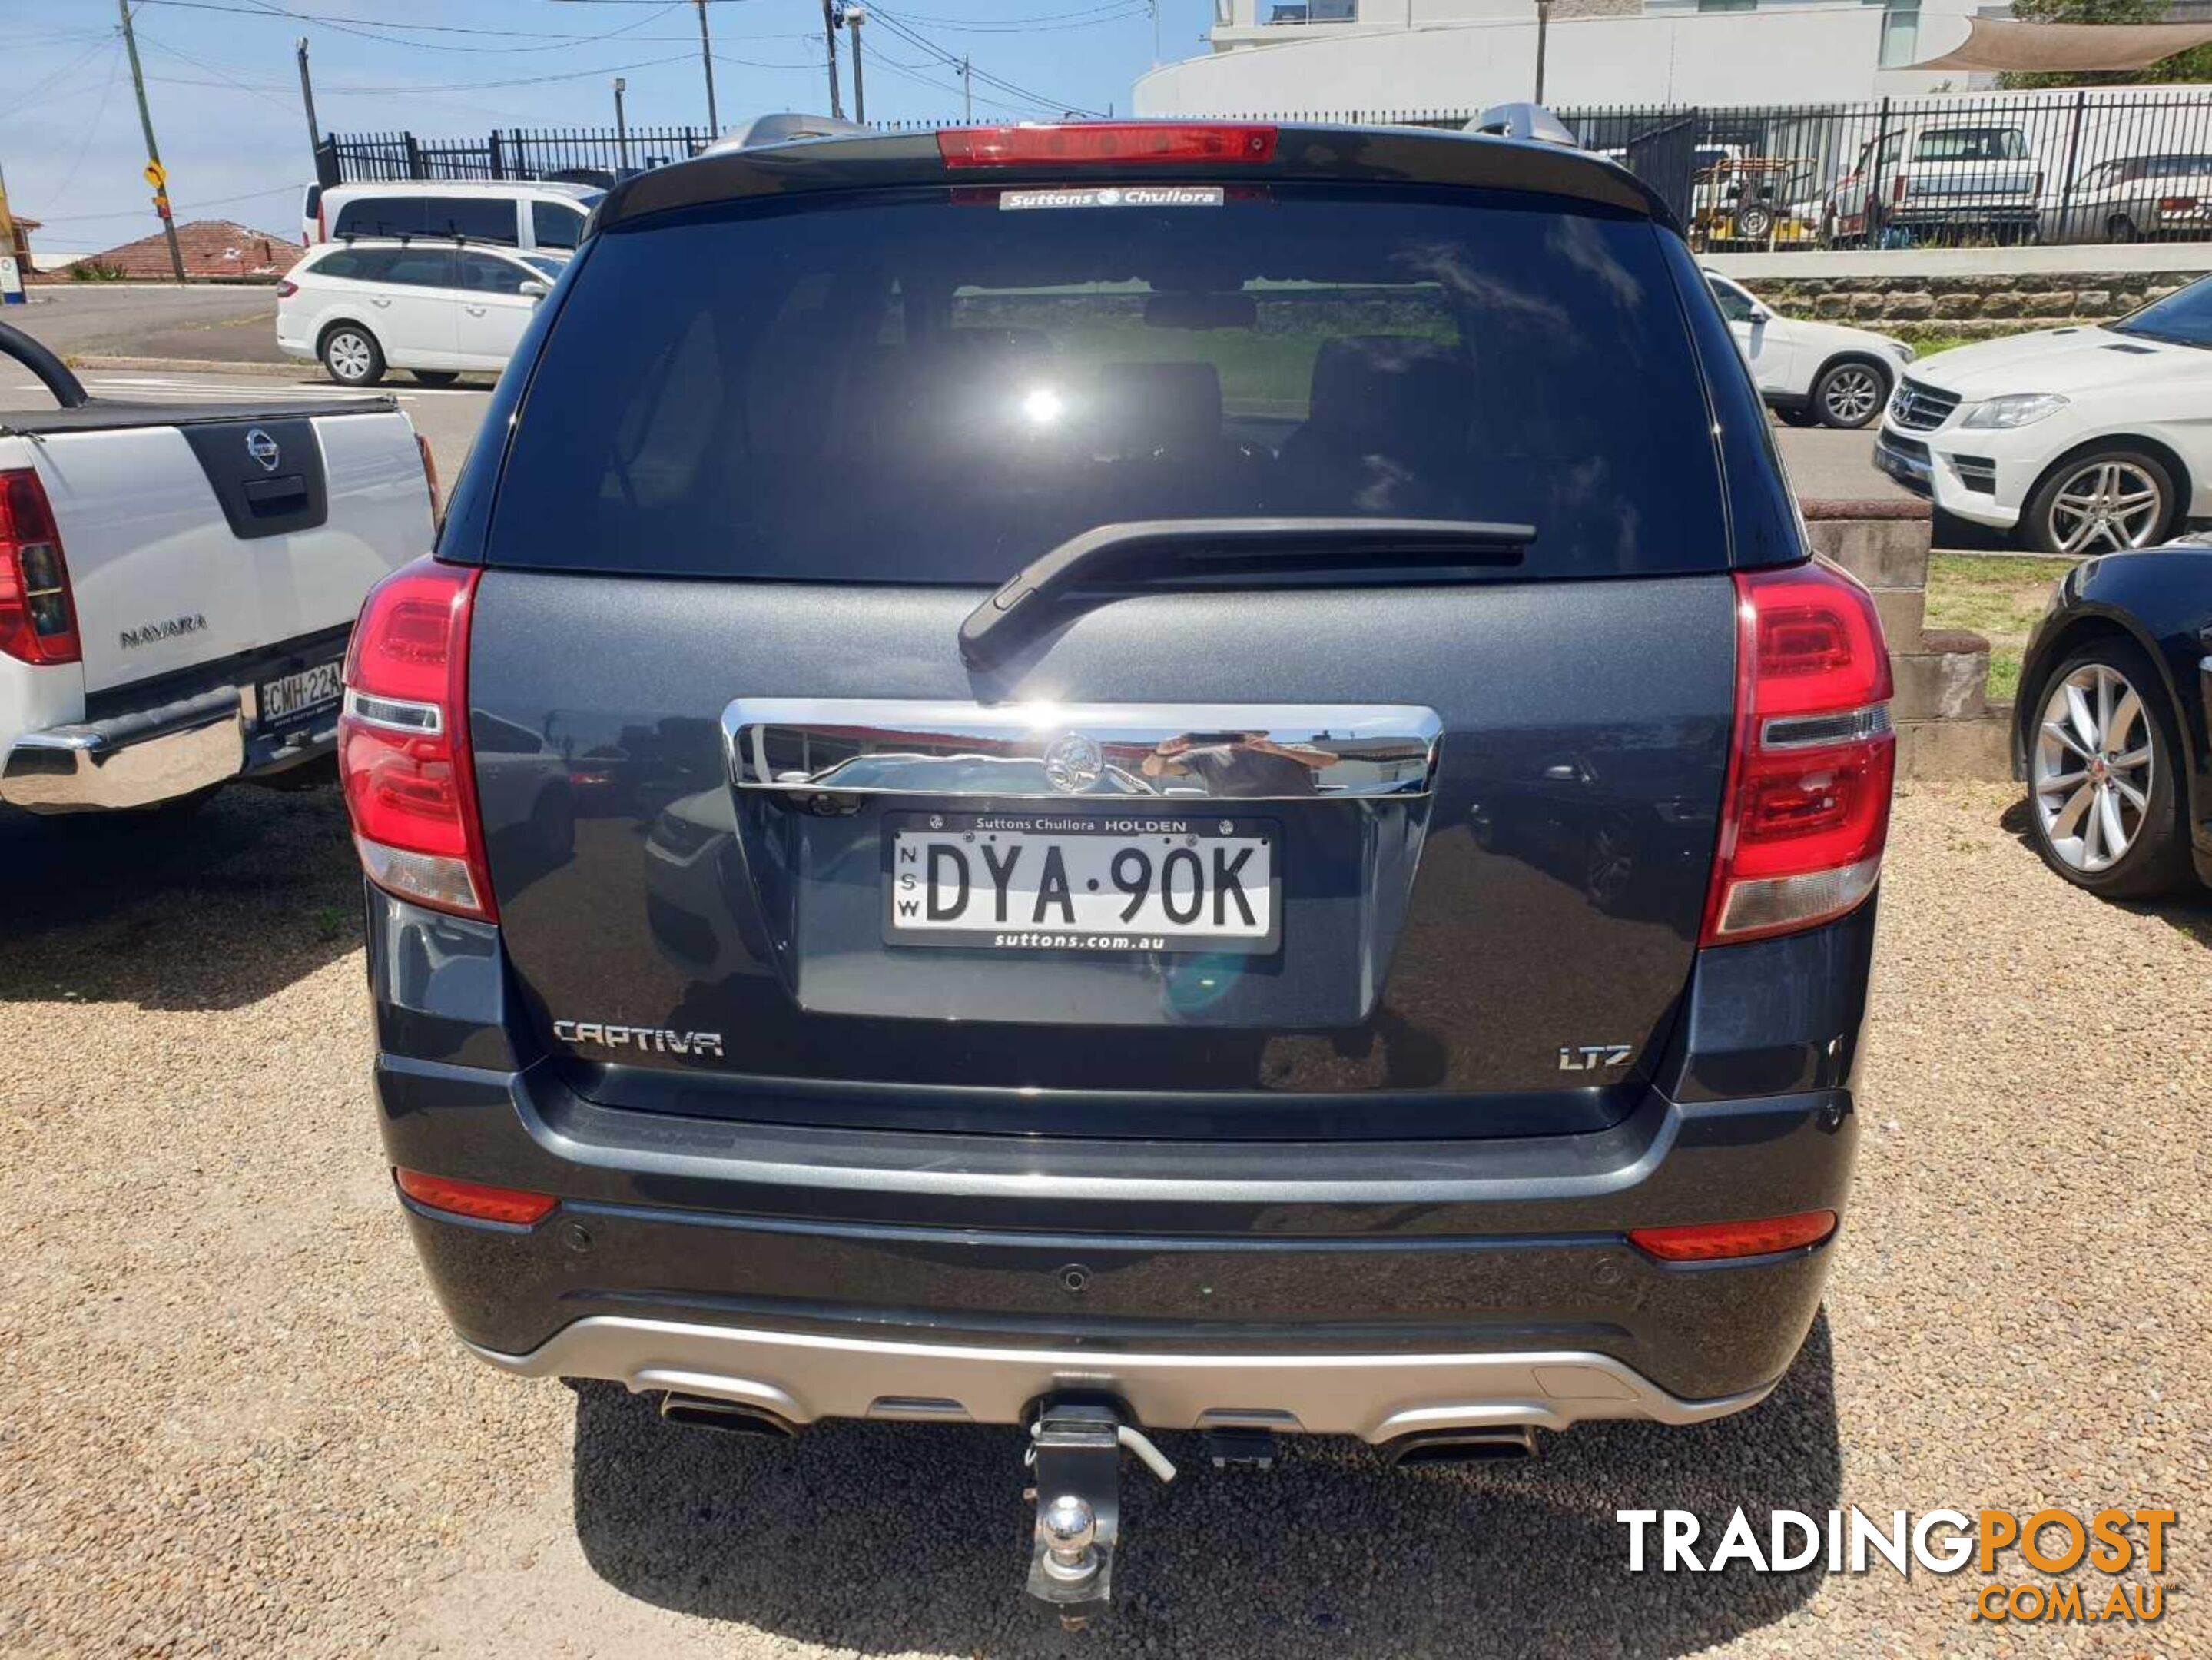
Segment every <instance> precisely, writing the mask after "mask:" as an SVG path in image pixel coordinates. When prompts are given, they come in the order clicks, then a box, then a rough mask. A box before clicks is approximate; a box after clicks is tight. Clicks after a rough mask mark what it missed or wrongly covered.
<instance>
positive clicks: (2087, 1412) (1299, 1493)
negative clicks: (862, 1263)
mask: <svg viewBox="0 0 2212 1660" xmlns="http://www.w3.org/2000/svg"><path fill="white" fill-rule="evenodd" d="M2012 799H2013V798H2012V792H2011V791H2010V790H2009V789H2008V788H2004V787H1992V786H1978V785H1964V786H1942V787H1931V786H1926V785H1923V786H1918V787H1914V788H1913V789H1911V791H1909V792H1908V793H1907V794H1905V796H1904V797H1903V798H1902V799H1901V800H1900V801H1899V809H1898V819H1897V828H1896V833H1895V837H1894V842H1893V854H1892V858H1891V866H1890V880H1889V882H1888V883H1887V887H1886V911H1885V915H1884V918H1883V924H1882V927H1883V940H1882V961H1881V970H1880V979H1879V984H1878V994H1877V1000H1878V1004H1879V1012H1878V1016H1877V1024H1876V1038H1875V1050H1874V1060H1873V1062H1872V1065H1871V1067H1870V1069H1869V1074H1868V1077H1867V1079H1866V1091H1865V1094H1864V1097H1863V1111H1864V1112H1865V1115H1866V1119H1867V1125H1866V1128H1867V1134H1866V1136H1865V1139H1864V1142H1863V1147H1864V1152H1863V1164H1862V1167H1861V1171H1860V1182H1859V1190H1858V1203H1857V1209H1856V1211H1855V1212H1854V1213H1853V1217H1852V1219H1851V1223H1850V1227H1849V1229H1848V1231H1847V1232H1846V1234H1845V1236H1844V1239H1843V1241H1842V1242H1841V1244H1840V1246H1839V1250H1840V1253H1841V1256H1840V1261H1839V1262H1838V1265H1837V1269H1836V1274H1835V1278H1834V1280H1833V1282H1832V1290H1831V1295H1830V1298H1829V1302H1828V1307H1827V1312H1826V1316H1825V1317H1824V1319H1823V1321H1822V1323H1820V1325H1819V1326H1818V1327H1816V1329H1815V1330H1814V1335H1813V1339H1812V1341H1811V1342H1810V1343H1809V1344H1808V1347H1807V1350H1806V1353H1805V1354H1804V1356H1803V1357H1802V1359H1801V1361H1800V1363H1799V1365H1798V1366H1797V1368H1796V1371H1794V1372H1793V1373H1792V1375H1791V1377H1790V1379H1789V1380H1788V1381H1787V1383H1785V1385H1784V1388H1783V1389H1782V1390H1781V1391H1780V1392H1779V1393H1778V1395H1776V1396H1775V1397H1774V1398H1773V1399H1772V1400H1771V1401H1770V1402H1768V1403H1767V1404H1766V1405H1765V1406H1763V1407H1761V1408H1759V1409H1758V1410H1756V1411H1754V1412H1753V1413H1750V1414H1746V1415H1744V1416H1742V1417H1741V1418H1738V1419H1735V1420H1728V1421H1726V1422H1723V1423H1721V1424H1717V1425H1712V1426H1705V1427H1704V1428H1701V1429H1695V1430H1687V1431H1673V1432H1661V1431H1657V1430H1652V1429H1644V1428H1638V1427H1634V1426H1588V1427H1585V1428H1583V1429H1582V1430H1579V1431H1577V1432H1575V1433H1573V1434H1572V1435H1570V1436H1565V1437H1561V1438H1556V1439H1554V1440H1553V1442H1552V1443H1551V1444H1550V1448H1549V1450H1548V1455H1547V1457H1546V1458H1544V1459H1543V1460H1541V1462H1537V1463H1534V1464H1532V1465H1528V1466H1525V1467H1514V1468H1493V1469H1488V1470H1483V1471H1480V1472H1478V1473H1468V1472H1463V1471H1461V1472H1454V1471H1443V1470H1429V1471H1423V1472H1419V1473H1407V1474H1394V1473H1391V1472H1389V1471H1386V1470H1384V1469H1383V1468H1380V1467H1379V1466H1378V1465H1377V1464H1376V1462H1375V1461H1374V1460H1373V1459H1372V1458H1371V1457H1370V1456H1368V1455H1366V1454H1364V1453H1363V1452H1360V1451H1358V1450H1353V1449H1351V1448H1349V1447H1345V1446H1336V1445H1323V1446H1318V1447H1313V1448H1306V1449H1300V1450H1297V1452H1296V1453H1295V1454H1294V1456H1291V1458H1290V1459H1289V1460H1288V1461H1287V1462H1286V1464H1285V1467H1284V1468H1280V1469H1279V1470H1278V1471H1277V1472H1275V1473H1274V1474H1273V1475H1227V1476H1224V1475H1215V1474H1214V1473H1212V1471H1210V1470H1195V1471H1194V1472H1193V1475H1192V1476H1191V1478H1190V1479H1188V1481H1185V1482H1183V1483H1179V1484H1178V1485H1177V1486H1176V1487H1173V1488H1169V1489H1164V1490H1163V1489H1158V1488H1156V1487H1150V1486H1148V1485H1146V1484H1144V1483H1141V1482H1133V1483H1132V1485H1131V1488H1130V1500H1131V1502H1130V1509H1131V1511H1132V1517H1131V1523H1132V1528H1133V1532H1132V1535H1131V1541H1132V1542H1131V1544H1130V1546H1129V1548H1128V1549H1127V1553H1126V1555H1125V1560H1124V1563H1123V1566H1122V1571H1121V1572H1122V1575H1123V1590H1124V1596H1125V1599H1126V1600H1125V1604H1124V1606H1123V1608H1122V1609H1121V1612H1120V1614H1118V1615H1117V1616H1116V1619H1115V1623H1114V1624H1113V1625H1112V1626H1111V1627H1109V1628H1107V1629H1105V1630H1103V1631H1101V1632H1099V1633H1092V1634H1089V1635H1086V1636H1085V1637H1082V1638H1080V1639H1069V1638H1064V1637H1063V1636H1062V1635H1061V1634H1060V1633H1058V1632H1056V1631H1054V1630H1050V1629H1048V1628H1046V1627H1042V1625H1040V1624H1039V1623H1037V1622H1036V1621H1034V1620H1032V1619H1031V1618H1030V1616H1029V1614H1027V1612H1026V1610H1024V1608H1022V1607H1021V1606H1020V1605H1019V1598H1018V1563H1019V1560H1020V1555H1021V1549H1022V1537H1023V1532H1024V1526H1025V1517H1024V1513H1023V1506H1022V1505H1021V1504H1020V1502H1019V1499H1018V1488H1019V1486H1020V1482H1019V1479H1018V1471H1017V1467H1016V1461H1015V1446H1014V1443H1013V1441H1012V1438H1011V1437H1010V1436H1009V1435H1008V1434H1006V1433H1005V1432H986V1431H974V1430H967V1431H962V1430H946V1429H927V1430H905V1429H892V1428H888V1427H885V1426H827V1427H824V1428H823V1429H820V1430H817V1432H814V1433H812V1434H811V1435H809V1436H808V1437H807V1438H805V1439H804V1440H802V1441H800V1442H799V1443H798V1444H795V1445H793V1446H790V1447H787V1448H785V1447H774V1446H767V1445H758V1444H751V1443H749V1442H744V1441H739V1440H732V1439H729V1438H715V1437H709V1436H706V1435H704V1434H701V1433H699V1432H683V1431H678V1430H672V1429H668V1428H665V1427H664V1426H661V1425H660V1424H659V1422H658V1420H656V1419H654V1418H653V1415H652V1414H651V1412H650V1410H649V1408H647V1406H646V1405H645V1404H644V1403H642V1402H635V1401H633V1400H631V1399H630V1398H629V1397H628V1396H626V1395H623V1394H622V1393H621V1392H620V1391H619V1390H608V1389H600V1388H596V1387H594V1388H591V1389H586V1390H584V1391H581V1392H572V1391H571V1390H569V1389H564V1388H562V1387H561V1386H559V1385H557V1384H537V1385H531V1384H524V1383H516V1382H513V1381H510V1380H508V1379H506V1378H503V1377H499V1376H497V1375H495V1374H494V1373H492V1372H491V1371H489V1370H488V1369H485V1368H483V1367H480V1366H477V1365H475V1364H474V1363H472V1362H468V1361H465V1359H464V1357H463V1356H462V1355H461V1353H459V1350H458V1349H457V1348H456V1347H455V1346H454V1345H453V1343H452V1342H451V1341H449V1340H448V1338H447V1335H446V1333H445V1330H444V1328H443V1326H442V1324H441V1321H440V1319H439V1317H438V1315H437V1312H436V1310H435V1307H434V1306H433V1304H432V1302H431V1299H430V1298H429V1296H428V1293H427V1292H426V1291H425V1289H424V1287H423V1286H422V1282H421V1280H419V1278H418V1276H417V1274H416V1268H415V1264H414V1262H413V1260H412V1257H411V1256H410V1250H409V1247H408V1243H407V1241H406V1238H405V1236H404V1231H403V1229H402V1226H401V1224H400V1219H399V1216H398V1210H397V1207H395V1206H394V1205H393V1204H392V1201H391V1198H390V1194H389V1190H388V1187H387V1184H386V1175H385V1172H384V1171H383V1169H382V1167H381V1164H380V1159H379V1155H378V1151H377V1146H376V1140H375V1135H374V1128H373V1125H372V1120H371V1111H370V1106H369V1103H368V1091H367V1084H366V1076H365V1066H366V1061H367V1058H368V1047H369V1035H368V1022H367V1019H366V1009H365V1003H364V998H363V992H362V965H361V960H360V954H359V951H358V948H357V946H356V944H355V939H354V927H355V924H354V920H353V915H352V903H353V893H352V877H351V872H350V861H349V858H348V855H347V851H346V848H345V843H344V837H343V825H342V818H341V815H340V812H339V809H338V806H337V800H336V799H335V796H334V794H332V793H331V792H330V791H327V790H324V791H319V792H314V793H309V794H300V795H292V796H272V795H268V794H261V793H258V792H252V791H240V792H236V793H234V794H231V795H229V796H226V797H223V798H220V799H218V800H216V802H214V803H213V804H212V805H211V806H209V807H208V808H207V809H206V810H205V811H204V812H202V813H201V814H200V815H199V816H198V818H196V819H194V820H192V821H191V822H189V823H188V824H159V823H156V824H131V825H103V824H62V825H53V824H26V823H24V822H21V821H12V822H4V823H0V914H5V915H7V916H8V917H9V925H8V926H9V946H8V949H7V951H6V952H5V953H4V957H0V1106H4V1109H5V1113H4V1120H0V1122H4V1127H5V1135H4V1140H0V1182H4V1184H5V1191H6V1193H7V1195H8V1198H7V1201H6V1202H5V1204H4V1206H0V1245H4V1250H0V1541H4V1545H0V1650H4V1651H7V1652H9V1653H13V1654H24V1655H33V1654H35V1655H40V1656H46V1655H56V1654H67V1653H100V1654H108V1653H117V1652H125V1653H132V1652H138V1653H162V1654H166V1653H197V1652H203V1651H204V1652H219V1653H222V1654H227V1655H270V1654H283V1655H286V1656H311V1655H319V1654H326V1653H353V1652H358V1651H364V1650H372V1649H381V1650H383V1651H392V1652H398V1653H401V1654H409V1655H412V1654H420V1653H434V1652H441V1651H443V1652H456V1651H467V1652H470V1653H474V1654H509V1653H513V1654H529V1655H532V1656H544V1655H574V1654H643V1653H652V1654H656V1655H674V1656H690V1655H695V1654H696V1655H706V1654H714V1655H718V1656H728V1655H738V1656H761V1655H769V1654H778V1655H784V1654H799V1653H804V1654H817V1653H824V1652H828V1653H841V1654H843V1653H865V1654H869V1655H896V1654H909V1653H911V1654H927V1655H940V1654H941V1655H948V1656H950V1655H960V1656H990V1657H994V1660H996V1657H1000V1656H1008V1657H1011V1656H1018V1655H1030V1654H1057V1653H1062V1652H1066V1653H1083V1652H1086V1651H1087V1652H1091V1653H1097V1654H1102V1655H1103V1654H1106V1653H1109V1652H1112V1653H1129V1654H1132V1655H1138V1656H1158V1655H1166V1654H1188V1655H1205V1656H1215V1655H1225V1654H1237V1653H1250V1654H1254V1655H1266V1656H1269V1657H1273V1656H1286V1655H1298V1654H1322V1653H1328V1654H1347V1653H1348V1654H1360V1655H1370V1654H1371V1655H1383V1654H1413V1653H1441V1652H1450V1653H1453V1654H1456V1655H1470V1654H1531V1653H1558V1654H1574V1655H1611V1654H1623V1655H1665V1654H1676V1653H1683V1652H1688V1651H1697V1650H1701V1649H1705V1648H1708V1647H1714V1646H1717V1647H1718V1648H1719V1649H1720V1650H1721V1651H1723V1652H1726V1653H1730V1654H1742V1655H1780V1654H1795V1655H1801V1656H1802V1655H1808V1654H1852V1655H1860V1654H1888V1653H1897V1654H1925V1653H1935V1652H1946V1653H1958V1654H1974V1655H1980V1654H2010V1653H2029V1652H2034V1653H2041V1652H2045V1651H2054V1650H2058V1649H2062V1648H2063V1649H2068V1650H2079V1651H2100V1652H2109V1653H2114V1654H2142V1653H2156V1654H2166V1655H2174V1656H2180V1655H2185V1654H2188V1653H2191V1652H2205V1651H2212V1622H2208V1620H2206V1619H2205V1617H2204V1614H2203V1609H2202V1608H2200V1606H2199V1603H2200V1599H2202V1598H2203V1596H2205V1595H2206V1578H2205V1573H2204V1567H2203V1563H2204V1560H2205V1559H2204V1554H2203V1553H2204V1551H2205V1549H2206V1546H2205V1542H2204V1540H2205V1535H2204V1531H2203V1517H2204V1516H2205V1515H2206V1514H2207V1512H2206V1511H2205V1509H2204V1504H2205V1501H2206V1499H2208V1497H2212V1438H2208V1432H2207V1431H2206V1429H2205V1427H2204V1424H2205V1420H2204V1417H2203V1408H2204V1406H2205V1404H2206V1402H2207V1400H2208V1386H2212V1352H2209V1351H2208V1340H2207V1338H2206V1335H2205V1334H2206V1332H2207V1330H2208V1329H2212V1294H2208V1286H2212V1275H2208V1274H2207V1272H2206V1270H2205V1268H2204V1267H2203V1255H2202V1241H2203V1237H2204V1235H2205V1233H2206V1231H2207V1229H2208V1226H2212V1156H2208V1153H2207V1146H2208V1135H2207V1131H2206V1128H2205V1116H2206V1110H2207V1108H2208V1106H2212V1084H2208V1079H2212V958H2208V955H2207V952H2208V950H2212V909H2208V908H2207V907H2205V906H2204V905H2203V904H2196V905H2191V906H2176V907H2170V908H2166V909H2157V910H2150V909H2118V908H2115V907H2112V906H2109V905H2104V904H2100V903H2097V902H2095V901H2093V900H2092V899H2089V898H2087V897H2085V896H2082V895H2080V894H2077V893H2075V892H2074V891H2072V890H2070V889H2068V888H2066V887H2065V886H2063V885H2062V884H2060V883H2059V882H2058V881H2057V879H2054V878H2052V877H2051V876H2050V875H2049V874H2048V873H2045V871H2044V870H2043V868H2042V867H2041V866H2039V864H2038V863H2037V861H2036V860H2035V859H2034V857H2033V854H2030V853H2029V852H2028V851H2027V849H2026V848H2024V847H2022V846H2021V844H2020V842H2018V841H2017V840H2016V839H2015V835H2014V834H2013V833H2012V832H2011V831H2010V830H2008V828H2007V825H2008V824H2016V823H2017V818H2016V817H2011V816H2008V813H2009V811H2010V809H2011V807H2012ZM1170 1450H1174V1448H1173V1447H1171V1448H1170ZM1837 1503H1844V1504H1850V1503H1856V1504H1857V1505H1862V1506H1863V1507H1864V1508H1865V1509H1867V1510H1868V1511H1870V1512H1875V1513H1881V1512H1886V1511H1889V1510H1890V1509H1892V1508H1894V1507H1897V1506H1906V1507H1909V1508H1911V1509H1914V1510H1922V1509H1926V1508H1929V1507H1933V1506H1936V1505H1953V1506H1956V1507H1959V1508H1962V1509H1969V1510H1971V1509H1972V1508H1975V1507H1977V1506H1979V1505H1995V1506H2002V1507H2005V1508H2009V1509H2015V1510H2025V1509H2027V1508H2030V1507H2032V1506H2036V1505H2044V1504H2056V1505H2071V1506H2074V1507H2075V1508H2081V1509H2086V1508H2090V1507H2093V1506H2096V1505H2104V1504H2111V1503H2118V1504H2126V1505H2154V1504H2163V1505H2170V1506H2172V1507H2173V1508H2174V1509H2176V1510H2178V1511H2179V1512H2180V1516H2181V1521H2180V1523H2179V1527H2178V1528H2177V1529H2175V1530H2174V1532H2173V1533H2172V1535H2171V1554H2170V1555H2169V1558H2168V1562H2169V1572H2167V1573H2166V1575H2165V1576H2164V1583H2165V1585H2166V1594H2167V1604H2168V1610H2169V1612H2168V1615H2167V1618H2166V1620H2165V1621H2164V1622H2163V1623H2162V1624H2161V1625H2160V1626H2157V1627H2148V1628H2130V1627H2121V1626H2114V1627H2075V1628H2070V1629H2069V1630H2068V1631H2066V1632H2064V1633H2057V1632H2052V1631H2049V1630H2038V1631H2034V1632H2030V1633H2026V1634H2025V1635H2022V1634H2020V1633H2006V1632H2002V1631H1999V1630H1996V1629H1993V1628H1991V1627H1987V1626H1970V1625H1968V1624H1967V1623H1966V1618H1965V1614H1966V1604H1967V1597H1968V1591H1969V1584H1968V1581H1969V1580H1971V1578H1972V1575H1971V1573H1969V1574H1968V1575H1966V1576H1961V1577H1960V1578H1954V1579H1942V1578H1936V1577H1934V1576H1930V1575H1927V1574H1925V1573H1921V1574H1918V1575H1917V1576H1916V1577H1915V1578H1914V1579H1913V1580H1912V1581H1911V1583H1909V1584H1908V1583H1906V1582H1904V1581H1901V1580H1899V1578H1896V1577H1895V1576H1894V1575H1893V1574H1891V1573H1889V1572H1887V1570H1886V1569H1885V1570H1883V1571H1882V1572H1881V1573H1879V1574H1874V1575H1868V1576H1866V1577H1863V1578H1857V1577H1850V1576H1838V1577H1833V1578H1825V1577H1823V1576H1822V1575H1820V1573H1819V1572H1817V1571H1815V1572H1808V1573H1805V1574H1802V1575H1799V1576H1796V1577H1794V1578H1758V1577H1755V1576H1752V1575H1749V1574H1747V1573H1745V1572H1741V1570H1736V1571H1731V1572H1729V1573H1727V1574H1724V1575H1703V1576H1696V1577H1692V1576H1687V1575H1681V1576H1674V1577H1672V1578H1667V1577H1662V1576H1660V1575H1657V1574H1645V1575H1642V1576H1638V1577H1634V1578H1632V1577H1631V1576H1629V1575H1628V1574H1627V1573H1626V1570H1625V1557H1626V1552H1625V1530H1624V1529H1622V1528H1620V1526H1619V1525H1618V1524H1617V1523H1615V1522H1614V1521H1613V1511H1615V1510H1616V1509H1617V1508H1620V1507H1625V1506H1638V1507H1652V1508H1663V1507H1667V1506H1670V1505H1687V1506H1689V1507H1692V1508H1694V1509H1697V1510H1699V1511H1701V1512H1702V1513H1704V1514H1705V1515H1706V1516H1707V1517H1708V1518H1709V1525H1712V1526H1717V1523H1718V1520H1719V1519H1720V1518H1722V1517H1725V1514H1726V1512H1727V1511H1728V1510H1729V1508H1730V1507H1732V1506H1734V1505H1737V1504H1741V1505H1745V1506H1746V1507H1747V1509H1748V1510H1749V1511H1751V1512H1752V1513H1753V1516H1754V1517H1757V1518H1759V1519H1760V1520H1763V1519H1764V1512H1765V1511H1767V1510H1768V1509H1770V1508H1775V1507H1784V1506H1786V1507H1790V1508H1796V1509H1802V1510H1808V1511H1820V1510H1824V1509H1826V1508H1827V1507H1828V1506H1829V1505H1832V1504H1837ZM1709 1536H1711V1535H1709ZM2092 1578H2094V1577H2092ZM2087 1589H2088V1587H2087V1585H2085V1590H2087ZM2099 1600H2101V1596H2100V1599H2099Z"/></svg>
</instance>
